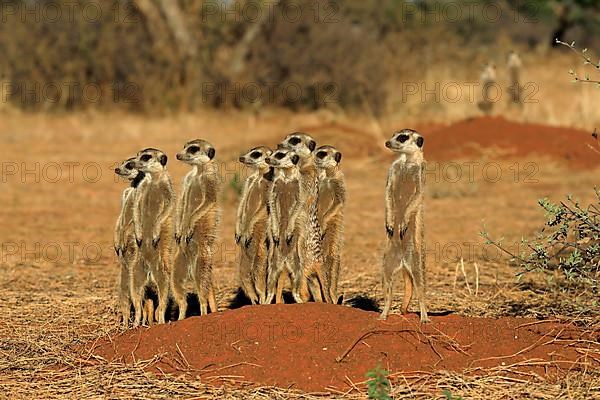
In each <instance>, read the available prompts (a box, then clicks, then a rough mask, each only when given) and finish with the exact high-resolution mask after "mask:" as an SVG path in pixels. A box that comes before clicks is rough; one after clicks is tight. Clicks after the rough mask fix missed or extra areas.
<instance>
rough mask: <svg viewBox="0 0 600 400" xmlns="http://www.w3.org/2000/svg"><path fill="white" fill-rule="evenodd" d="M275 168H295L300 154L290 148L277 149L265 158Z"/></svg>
mask: <svg viewBox="0 0 600 400" xmlns="http://www.w3.org/2000/svg"><path fill="white" fill-rule="evenodd" d="M265 161H266V162H267V164H269V166H271V167H273V168H284V169H285V168H294V167H296V166H297V165H298V161H300V156H298V154H296V153H295V152H294V151H292V150H289V149H277V150H275V151H274V152H273V153H272V154H271V155H270V156H268V157H267V159H266V160H265Z"/></svg>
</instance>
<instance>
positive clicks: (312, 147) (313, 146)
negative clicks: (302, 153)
mask: <svg viewBox="0 0 600 400" xmlns="http://www.w3.org/2000/svg"><path fill="white" fill-rule="evenodd" d="M315 147H317V142H315V141H314V140H311V141H310V142H308V149H309V150H310V151H315Z"/></svg>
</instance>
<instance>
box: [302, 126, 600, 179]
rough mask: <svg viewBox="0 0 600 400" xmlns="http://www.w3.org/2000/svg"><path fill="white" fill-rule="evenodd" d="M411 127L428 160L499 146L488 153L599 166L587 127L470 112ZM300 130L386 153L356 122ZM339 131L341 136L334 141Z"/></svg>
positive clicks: (354, 152) (349, 147)
mask: <svg viewBox="0 0 600 400" xmlns="http://www.w3.org/2000/svg"><path fill="white" fill-rule="evenodd" d="M398 128H410V126H408V127H398ZM415 128H416V129H417V130H419V131H420V132H421V133H423V135H424V136H425V155H426V158H427V159H428V160H431V161H452V160H457V159H465V158H467V159H468V158H480V157H481V155H482V154H483V153H484V152H487V153H488V154H489V151H490V150H489V149H491V148H493V149H497V150H499V151H497V152H495V153H492V158H494V159H497V158H499V157H501V158H518V157H521V158H522V157H524V156H531V155H538V156H547V157H550V158H554V159H558V160H561V161H564V162H566V163H567V164H568V165H569V166H572V167H576V168H594V167H599V166H600V155H598V153H596V152H594V151H593V150H591V149H590V148H589V147H588V145H590V146H593V147H595V148H596V149H599V150H600V147H599V146H598V144H597V143H595V140H594V139H593V138H592V135H591V133H590V132H585V131H580V130H577V129H572V128H557V127H550V126H545V125H538V124H525V123H520V122H512V121H508V120H506V119H504V118H502V117H479V118H470V119H467V120H464V121H460V122H457V123H455V124H453V125H450V126H443V125H434V124H430V125H423V126H416V127H415ZM300 130H304V131H306V132H310V133H311V134H312V135H314V136H315V137H317V138H318V140H319V143H323V144H325V143H334V142H338V145H337V146H338V147H339V149H340V151H341V152H342V153H343V154H344V155H345V156H346V157H350V158H352V157H364V156H373V155H376V154H381V152H385V153H386V154H387V153H388V151H387V150H386V149H385V148H384V147H383V139H382V140H381V143H380V144H379V145H378V144H377V143H376V142H374V136H373V134H369V133H368V132H367V131H365V130H364V129H362V127H354V126H349V125H345V124H340V123H329V124H321V125H314V126H306V127H302V128H301V129H300ZM390 135H391V132H390ZM340 137H344V138H345V140H343V141H340V140H339V138H340Z"/></svg>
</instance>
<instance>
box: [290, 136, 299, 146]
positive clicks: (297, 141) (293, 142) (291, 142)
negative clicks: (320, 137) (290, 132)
mask: <svg viewBox="0 0 600 400" xmlns="http://www.w3.org/2000/svg"><path fill="white" fill-rule="evenodd" d="M301 141H302V140H300V138H297V137H293V138H291V139H290V144H291V145H292V146H296V145H297V144H300V142H301Z"/></svg>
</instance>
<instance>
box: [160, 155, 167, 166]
mask: <svg viewBox="0 0 600 400" xmlns="http://www.w3.org/2000/svg"><path fill="white" fill-rule="evenodd" d="M160 165H162V166H163V167H164V166H165V165H167V156H166V155H164V154H163V155H162V156H160Z"/></svg>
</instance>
